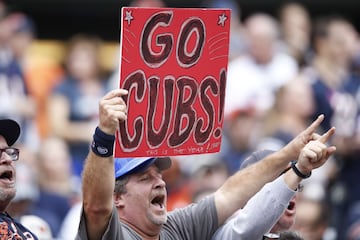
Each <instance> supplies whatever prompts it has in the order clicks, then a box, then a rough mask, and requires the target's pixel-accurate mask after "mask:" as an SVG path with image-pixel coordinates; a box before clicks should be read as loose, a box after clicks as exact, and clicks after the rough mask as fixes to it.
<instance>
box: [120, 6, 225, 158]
mask: <svg viewBox="0 0 360 240" xmlns="http://www.w3.org/2000/svg"><path fill="white" fill-rule="evenodd" d="M229 18H230V11H229V10H226V9H164V8H163V9H159V8H157V9H156V8H123V9H122V34H121V64H120V87H121V88H124V89H128V90H129V94H128V96H127V97H125V98H124V100H125V102H126V103H127V106H128V119H127V121H126V122H122V123H120V130H119V132H118V133H117V141H116V150H115V156H116V157H130V156H171V155H184V154H195V153H196V154H200V153H210V152H217V151H219V150H220V142H221V135H222V131H221V128H222V124H223V106H224V97H225V85H226V70H227V63H228V50H229V25H230V19H229Z"/></svg>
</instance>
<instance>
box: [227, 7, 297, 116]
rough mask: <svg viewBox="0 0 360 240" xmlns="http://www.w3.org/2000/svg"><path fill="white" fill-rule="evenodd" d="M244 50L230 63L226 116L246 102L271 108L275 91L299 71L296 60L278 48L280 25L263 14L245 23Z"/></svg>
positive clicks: (261, 110)
mask: <svg viewBox="0 0 360 240" xmlns="http://www.w3.org/2000/svg"><path fill="white" fill-rule="evenodd" d="M244 26H245V33H246V38H247V42H246V43H247V45H246V47H247V49H246V52H245V53H244V54H243V55H242V56H240V57H238V58H236V59H234V60H233V61H231V62H230V63H229V67H228V75H227V86H226V98H225V108H224V111H225V115H227V114H229V113H231V112H232V111H234V110H235V109H238V108H244V107H246V106H248V105H252V106H255V108H256V109H257V111H259V112H260V113H264V112H266V111H267V110H268V109H269V108H271V107H272V105H273V102H274V94H275V92H276V91H277V89H279V87H281V86H283V85H284V84H285V83H286V82H287V81H289V80H290V79H291V78H293V77H294V76H295V75H296V74H297V72H298V65H297V63H296V61H295V60H294V59H293V58H292V57H290V56H289V55H288V54H286V53H283V52H281V51H280V50H279V43H280V42H279V26H278V22H277V21H276V19H274V18H273V17H271V16H270V15H267V14H265V13H257V14H253V15H251V16H249V17H248V18H247V19H246V20H245V23H244Z"/></svg>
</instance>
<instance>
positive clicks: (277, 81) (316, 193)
mask: <svg viewBox="0 0 360 240" xmlns="http://www.w3.org/2000/svg"><path fill="white" fill-rule="evenodd" d="M205 3H206V4H205ZM205 3H204V7H230V8H231V9H232V10H233V16H232V25H231V26H232V27H231V39H230V52H229V66H228V74H227V87H226V97H225V121H224V131H223V132H224V135H223V139H222V140H223V142H222V146H221V151H220V152H219V153H217V154H206V155H199V156H195V155H194V156H174V157H173V161H174V163H173V166H172V167H171V168H170V169H169V170H167V171H166V172H165V173H164V178H165V181H166V182H167V191H168V194H169V197H168V200H169V203H168V208H169V210H173V209H175V208H177V207H183V206H185V205H187V204H189V203H191V202H197V201H198V200H199V199H200V198H202V197H203V196H205V195H207V194H209V193H211V192H212V191H214V190H215V189H217V188H218V187H219V186H220V185H221V184H222V183H223V182H224V181H225V179H226V178H227V177H228V176H229V175H230V174H233V173H234V172H236V171H237V170H238V169H239V167H240V165H241V163H242V161H243V160H244V159H245V158H246V157H247V156H248V155H249V154H250V153H251V152H253V151H255V150H259V149H270V150H278V149H279V148H281V147H282V146H284V145H285V144H286V143H287V142H288V141H289V140H290V139H292V138H293V137H294V136H295V135H297V134H298V133H299V132H300V131H301V130H302V129H304V128H305V126H307V124H308V123H309V122H310V121H312V120H313V119H314V118H315V117H316V116H318V115H319V114H321V113H324V114H325V116H326V118H325V121H324V122H323V125H322V127H323V129H324V130H327V129H329V128H330V126H335V127H336V129H337V130H336V134H335V136H334V138H333V139H332V141H333V144H335V145H336V146H337V154H336V155H335V157H334V158H333V159H331V160H330V161H329V162H328V163H327V164H326V166H325V167H324V168H321V169H319V170H317V171H314V173H313V177H312V178H311V180H306V181H304V191H303V192H302V193H301V194H299V197H298V198H299V199H298V201H297V214H296V221H295V224H294V226H293V227H292V230H294V231H297V232H298V233H299V234H301V235H302V236H304V239H311V240H317V239H318V240H321V239H324V240H335V239H349V240H351V239H360V230H359V229H360V210H359V209H360V208H359V205H360V181H358V173H360V159H357V158H359V156H360V155H359V153H360V120H359V119H360V118H359V117H360V75H359V73H360V72H359V70H360V61H359V59H360V39H359V36H358V35H359V33H358V32H357V30H356V28H355V26H354V24H353V23H352V22H351V21H349V20H347V19H346V18H345V17H344V16H341V15H324V16H316V18H314V19H311V16H310V14H309V12H308V10H307V9H306V8H305V7H304V6H303V5H302V4H300V3H288V4H284V5H283V6H282V7H281V9H280V11H278V15H275V16H274V15H270V14H268V13H265V12H256V13H253V14H251V15H249V16H248V17H246V19H244V20H243V21H241V20H240V19H241V18H240V13H241V11H240V9H241V6H238V5H237V4H236V3H235V2H233V1H231V0H226V1H221V0H219V1H215V0H214V1H205ZM133 6H159V7H161V6H162V7H164V6H166V5H165V3H164V2H162V1H155V0H152V1H146V0H138V1H134V2H133ZM239 7H240V8H239ZM36 38H37V35H36V22H33V21H32V20H31V18H30V17H29V16H27V15H26V14H25V13H21V12H11V11H9V10H8V9H7V6H6V5H5V4H4V3H3V2H0V116H1V117H2V118H5V117H6V118H13V119H16V120H17V121H18V122H19V123H20V124H21V128H22V129H23V132H22V134H21V138H20V141H19V142H20V143H19V148H21V155H20V159H21V164H19V165H18V166H17V167H18V168H19V169H20V168H21V169H22V170H18V171H19V175H20V176H23V177H24V178H26V176H29V178H26V179H24V180H23V181H22V180H21V178H20V180H19V183H18V184H19V188H18V193H17V198H15V199H14V201H13V204H12V206H10V208H9V211H11V212H12V213H13V214H12V215H13V216H16V217H18V218H19V219H20V218H21V217H22V216H24V215H29V214H30V215H35V216H37V217H40V218H42V219H43V220H45V223H47V224H48V226H49V229H50V230H51V234H52V238H53V239H65V240H66V239H73V236H74V234H75V232H76V228H77V223H78V221H79V219H80V215H79V214H80V209H81V205H80V202H81V201H80V200H81V199H80V198H81V181H80V179H81V178H80V176H81V171H82V164H83V161H84V159H85V157H86V153H87V151H88V146H89V143H90V141H91V138H92V133H93V130H94V128H95V125H94V124H95V123H96V122H97V121H96V118H97V112H98V109H97V102H98V100H99V99H100V98H101V96H102V95H104V93H105V92H107V91H108V90H109V89H110V88H113V87H116V84H117V79H116V76H117V74H116V69H114V70H113V71H108V69H107V71H105V69H102V67H101V64H100V60H101V57H100V55H99V49H100V48H101V46H103V44H104V42H103V41H102V40H101V36H97V35H89V34H83V33H82V32H81V29H79V32H78V33H76V34H74V36H72V37H71V38H70V39H69V40H68V41H67V42H66V43H65V46H66V49H65V50H64V53H63V54H64V58H63V61H62V62H60V63H58V64H54V63H53V62H41V63H39V64H38V65H36V68H35V67H34V65H33V64H31V61H32V59H31V55H30V56H29V55H27V50H28V49H29V48H31V44H32V43H34V42H36V40H37V39H36ZM39 66H42V67H40V68H39ZM114 66H117V65H116V64H114ZM115 68H116V67H115ZM114 77H115V81H114ZM31 176H35V178H31ZM40 223H42V224H43V222H42V221H39V224H40ZM72 228H74V229H72ZM74 231H75V232H74ZM40 234H41V233H39V236H41V235H40ZM43 234H44V235H43V236H44V238H43V239H47V238H46V237H48V236H49V234H48V233H43Z"/></svg>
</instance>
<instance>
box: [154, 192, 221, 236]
mask: <svg viewBox="0 0 360 240" xmlns="http://www.w3.org/2000/svg"><path fill="white" fill-rule="evenodd" d="M217 227H218V217H217V211H216V207H215V200H214V195H213V194H212V195H210V196H208V197H205V198H204V199H202V200H201V201H200V202H198V203H196V204H195V203H194V204H191V205H189V206H187V207H185V208H181V209H176V210H174V211H172V212H170V213H169V215H168V221H167V223H166V224H165V225H164V228H163V230H162V234H163V235H162V236H160V239H187V240H198V239H211V237H212V236H213V234H214V233H215V231H216V229H217Z"/></svg>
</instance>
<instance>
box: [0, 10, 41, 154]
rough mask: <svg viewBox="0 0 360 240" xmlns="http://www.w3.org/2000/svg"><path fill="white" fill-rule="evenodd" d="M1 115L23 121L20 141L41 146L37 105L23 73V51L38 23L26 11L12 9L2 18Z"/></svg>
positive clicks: (0, 57) (34, 146)
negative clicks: (37, 121)
mask: <svg viewBox="0 0 360 240" xmlns="http://www.w3.org/2000/svg"><path fill="white" fill-rule="evenodd" d="M0 29H1V30H0V116H2V117H3V118H12V119H15V120H17V121H18V122H19V124H20V125H21V129H22V133H21V136H20V143H26V144H27V145H28V147H31V148H33V149H35V148H37V146H38V138H39V136H38V131H37V128H36V122H35V114H36V106H35V101H34V99H33V97H32V96H31V95H30V94H29V91H28V86H27V85H26V80H25V76H24V69H23V60H24V53H25V51H26V50H27V48H28V47H29V45H30V43H31V42H32V41H33V39H34V36H35V27H34V23H33V22H32V20H31V19H30V18H29V17H28V16H26V15H25V14H23V13H10V14H8V15H7V16H5V17H4V18H3V19H0Z"/></svg>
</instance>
